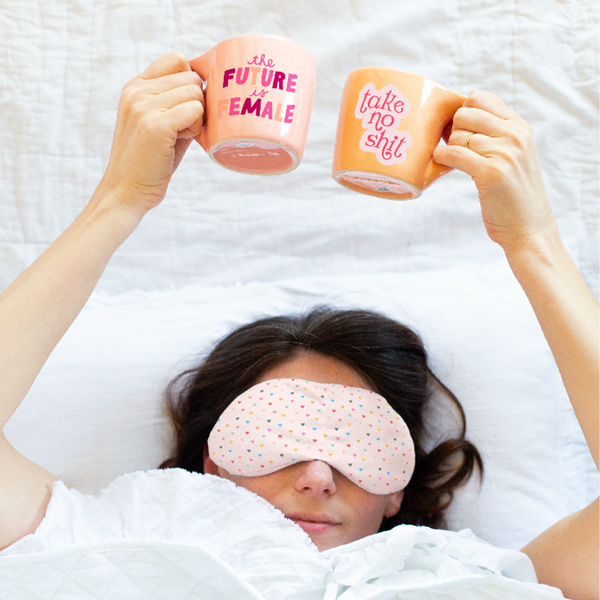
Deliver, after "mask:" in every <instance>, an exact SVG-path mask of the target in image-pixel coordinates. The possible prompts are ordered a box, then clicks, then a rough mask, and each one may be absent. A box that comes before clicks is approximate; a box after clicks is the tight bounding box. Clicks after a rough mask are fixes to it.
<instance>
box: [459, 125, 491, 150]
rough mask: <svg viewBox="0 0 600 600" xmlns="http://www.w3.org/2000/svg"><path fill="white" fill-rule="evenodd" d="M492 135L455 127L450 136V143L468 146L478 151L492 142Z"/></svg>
mask: <svg viewBox="0 0 600 600" xmlns="http://www.w3.org/2000/svg"><path fill="white" fill-rule="evenodd" d="M490 139H491V138H490V137H489V136H487V135H484V134H481V133H476V132H474V131H468V130H466V129H455V130H454V131H453V132H452V133H451V134H450V137H449V138H448V144H449V145H454V146H461V147H463V148H468V149H469V150H471V151H473V152H477V151H478V150H480V149H482V148H483V147H484V146H487V145H488V143H489V142H490Z"/></svg>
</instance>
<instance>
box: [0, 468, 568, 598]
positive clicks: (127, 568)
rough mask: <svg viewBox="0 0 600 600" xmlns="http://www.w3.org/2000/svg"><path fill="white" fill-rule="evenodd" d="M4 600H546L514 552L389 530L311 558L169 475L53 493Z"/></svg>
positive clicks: (266, 525) (220, 491)
mask: <svg viewBox="0 0 600 600" xmlns="http://www.w3.org/2000/svg"><path fill="white" fill-rule="evenodd" d="M0 597H2V598H3V599H6V600H21V599H23V598H45V599H52V600H59V599H61V600H62V599H67V598H69V599H70V598H77V599H78V600H79V599H88V598H89V599H97V598H107V599H111V598H114V599H117V598H118V599H125V598H126V599H128V600H132V599H137V598H152V599H159V598H169V599H170V600H174V599H180V598H181V599H190V600H191V599H192V598H199V599H200V598H201V599H206V600H209V599H210V600H221V599H222V600H226V599H227V600H229V599H233V598H234V599H235V600H258V599H260V600H267V599H268V600H282V599H284V598H289V599H292V598H293V599H295V600H301V599H302V600H317V599H324V600H336V599H340V600H354V599H358V598H360V599H361V600H366V599H373V600H374V599H378V600H383V599H385V598H390V599H391V598H397V597H402V598H403V599H405V598H407V599H411V600H436V599H438V598H439V599H440V600H441V599H442V598H443V599H444V600H449V599H453V598H456V599H457V600H458V599H460V600H481V599H482V598H486V599H489V600H496V599H497V600H525V599H527V600H551V599H556V598H562V594H561V593H560V592H559V591H558V590H555V589H553V588H549V587H547V586H543V585H539V584H537V583H535V575H534V573H533V568H532V566H531V563H530V562H529V560H528V559H527V557H526V556H525V555H523V554H521V553H519V552H515V551H511V550H500V549H497V548H494V547H492V546H490V545H488V544H486V543H484V542H481V541H480V540H478V539H477V538H475V537H474V536H473V535H472V534H471V533H470V532H468V531H464V532H461V533H451V532H444V531H436V530H432V529H428V528H425V527H412V526H401V527H397V528H396V529H394V530H392V531H390V532H385V533H381V534H377V535H374V536H371V537H368V538H365V539H363V540H360V541H358V542H354V543H352V544H348V545H346V546H342V547H340V548H334V549H332V550H329V551H327V552H323V553H319V552H318V551H317V549H316V547H315V546H314V545H313V544H312V542H311V541H310V539H309V537H308V536H307V535H306V534H305V533H304V532H303V531H302V530H301V529H300V528H299V527H298V526H296V525H295V524H294V523H293V522H291V521H288V520H287V519H285V517H284V516H283V515H282V514H281V513H280V512H279V511H277V510H276V509H274V508H273V507H272V506H271V505H269V504H268V503H267V502H266V501H264V500H263V499H261V498H259V497H258V496H255V495H254V494H252V493H251V492H248V491H247V490H245V489H242V488H238V487H237V486H235V484H233V483H231V482H230V481H227V480H224V479H220V478H217V477H212V476H210V475H199V474H192V473H188V472H186V471H182V470H179V469H173V470H168V471H149V472H137V473H133V474H130V475H125V476H123V477H121V478H119V479H117V480H116V481H115V482H114V483H113V484H112V485H111V486H109V487H108V488H107V489H106V490H104V491H103V492H102V494H100V495H99V496H98V497H94V496H84V495H82V494H80V493H79V492H76V491H74V490H69V489H67V488H66V487H65V486H64V485H63V484H62V483H58V484H56V485H55V489H54V493H53V497H52V501H51V503H50V507H49V509H48V513H47V515H46V518H45V520H44V521H43V523H42V524H41V526H40V527H39V528H38V531H37V532H36V533H35V534H33V535H30V536H28V537H27V538H25V539H23V540H21V541H20V542H18V543H17V544H15V545H13V546H12V547H10V548H8V549H7V550H5V551H3V552H2V553H0Z"/></svg>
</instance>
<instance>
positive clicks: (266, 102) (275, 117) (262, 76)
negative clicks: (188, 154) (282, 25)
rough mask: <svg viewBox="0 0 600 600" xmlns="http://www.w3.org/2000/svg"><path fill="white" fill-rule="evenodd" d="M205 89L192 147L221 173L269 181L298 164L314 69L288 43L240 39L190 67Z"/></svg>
mask: <svg viewBox="0 0 600 600" xmlns="http://www.w3.org/2000/svg"><path fill="white" fill-rule="evenodd" d="M190 66H191V67H192V69H193V70H194V71H196V72H197V73H198V74H199V75H200V77H201V78H202V79H203V80H204V82H205V100H206V113H205V125H204V127H203V128H202V131H201V133H200V135H199V136H198V138H197V140H198V142H200V145H201V146H202V147H203V148H204V149H205V150H206V151H207V152H208V154H209V156H210V157H211V158H212V159H213V160H215V161H216V162H217V163H219V164H220V165H221V166H223V167H226V168H228V169H232V170H233V171H238V172H241V173H253V174H259V175H273V174H277V173H286V172H288V171H292V170H293V169H295V168H296V167H297V166H298V165H299V164H300V161H301V159H302V154H303V152H304V143H305V141H306V134H307V131H308V123H309V120H310V113H311V109H312V99H313V92H314V86H315V72H316V64H315V59H314V57H313V55H312V54H311V53H310V52H309V51H308V50H307V49H306V48H305V47H304V46H302V45H300V44H298V43H297V42H294V41H292V40H287V39H284V38H278V37H274V36H267V35H242V36H238V37H233V38H230V39H228V40H225V41H223V42H221V43H219V44H217V45H216V46H215V47H214V48H212V49H211V50H209V51H208V52H207V53H206V54H203V55H202V56H199V57H198V58H194V59H193V60H191V61H190Z"/></svg>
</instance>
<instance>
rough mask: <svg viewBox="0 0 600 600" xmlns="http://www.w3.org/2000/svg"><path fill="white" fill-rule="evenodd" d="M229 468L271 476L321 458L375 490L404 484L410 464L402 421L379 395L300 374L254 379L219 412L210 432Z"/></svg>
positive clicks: (219, 459)
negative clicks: (260, 380) (253, 381)
mask: <svg viewBox="0 0 600 600" xmlns="http://www.w3.org/2000/svg"><path fill="white" fill-rule="evenodd" d="M208 450H209V456H210V458H211V459H212V461H213V462H214V463H215V464H216V465H217V466H220V467H222V468H223V469H225V470H226V471H227V472H228V473H230V474H232V475H241V476H244V477H257V476H259V475H268V474H269V473H273V472H275V471H278V470H279V469H283V468H284V467H288V466H290V465H293V464H295V463H297V462H302V461H307V460H322V461H324V462H326V463H328V464H329V465H330V466H331V467H333V468H335V469H337V470H338V471H339V472H340V473H342V474H343V475H345V476H346V477H347V478H348V479H350V480H351V481H353V482H354V483H355V484H356V485H358V486H360V487H361V488H363V489H365V490H367V491H368V492H371V493H372V494H391V493H393V492H397V491H399V490H401V489H403V488H405V487H406V485H407V484H408V482H409V481H410V478H411V476H412V473H413V471H414V467H415V451H414V444H413V440H412V438H411V436H410V432H409V431H408V427H407V426H406V423H405V422H404V421H403V420H402V418H401V417H400V415H398V413H396V411H395V410H394V409H393V408H392V407H391V406H390V405H389V404H388V402H387V401H386V400H385V399H384V398H383V397H382V396H380V395H379V394H376V393H375V392H372V391H369V390H363V389H360V388H354V387H347V386H344V385H337V384H324V383H314V382H312V381H302V380H299V379H274V380H271V381H264V382H262V383H259V384H257V385H255V386H253V387H251V388H250V389H249V390H247V391H246V392H244V393H243V394H241V395H240V396H238V397H237V398H236V399H235V400H234V401H233V402H232V403H231V404H230V405H229V406H228V407H227V408H226V409H225V411H224V412H223V414H222V415H221V417H220V418H219V420H218V421H217V423H216V424H215V426H214V428H213V430H212V431H211V433H210V436H209V438H208Z"/></svg>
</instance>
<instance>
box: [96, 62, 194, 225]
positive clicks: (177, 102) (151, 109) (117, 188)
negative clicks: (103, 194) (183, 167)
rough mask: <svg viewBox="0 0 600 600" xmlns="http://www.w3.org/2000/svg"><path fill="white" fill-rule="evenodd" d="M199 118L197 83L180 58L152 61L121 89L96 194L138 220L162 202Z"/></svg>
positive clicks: (186, 64)
mask: <svg viewBox="0 0 600 600" xmlns="http://www.w3.org/2000/svg"><path fill="white" fill-rule="evenodd" d="M203 117H204V96H203V93H202V81H201V79H200V77H199V75H198V74H197V73H195V72H194V71H192V69H191V67H190V66H189V64H188V62H187V61H186V59H185V57H184V56H183V54H181V53H173V54H167V55H166V56H162V57H161V58H158V59H157V60H155V61H154V62H153V63H152V64H151V65H150V66H149V67H148V68H147V69H146V70H145V71H144V72H143V73H141V74H140V75H138V76H137V77H135V78H133V79H132V80H131V81H130V82H128V83H127V84H126V85H125V86H124V88H123V91H122V94H121V99H120V102H119V110H118V115H117V124H116V127H115V133H114V137H113V144H112V149H111V154H110V160H109V163H108V167H107V169H106V173H105V174H104V177H103V178H102V181H101V182H100V186H99V189H100V190H103V191H110V192H115V193H116V194H117V195H118V197H119V198H121V199H122V200H123V201H124V202H126V203H127V204H129V205H131V206H133V207H134V208H135V209H136V210H139V211H140V216H143V215H144V214H145V213H146V212H147V211H148V210H150V209H151V208H153V207H155V206H157V205H158V204H159V203H160V202H161V201H162V199H163V198H164V196H165V194H166V191H167V187H168V185H169V182H170V180H171V176H172V175H173V173H174V171H175V169H176V168H177V166H178V165H179V162H180V161H181V159H182V158H183V155H184V154H185V151H186V150H187V148H188V146H189V144H190V143H191V141H192V139H193V138H194V137H196V136H197V135H198V134H199V133H200V128H201V126H202V121H203Z"/></svg>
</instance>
